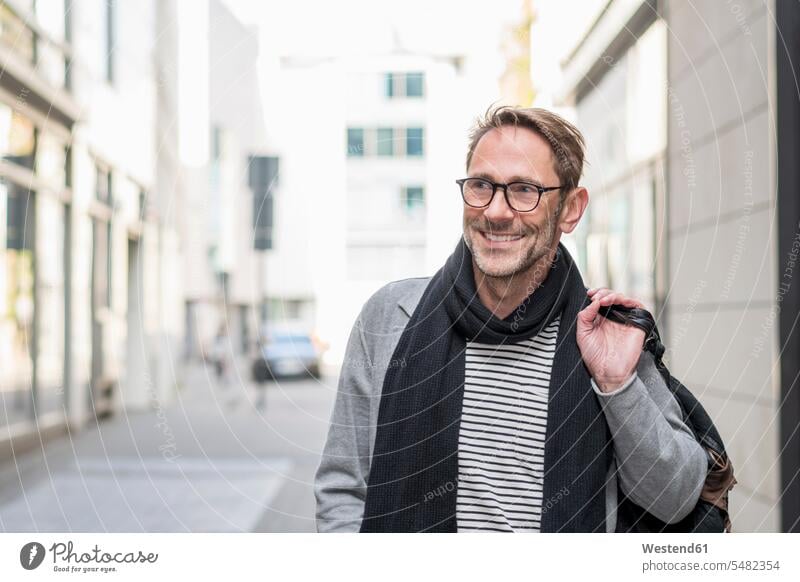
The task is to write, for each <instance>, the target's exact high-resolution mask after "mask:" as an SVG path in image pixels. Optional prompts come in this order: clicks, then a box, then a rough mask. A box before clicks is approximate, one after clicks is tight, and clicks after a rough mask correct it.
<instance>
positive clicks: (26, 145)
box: [0, 103, 36, 169]
mask: <svg viewBox="0 0 800 582" xmlns="http://www.w3.org/2000/svg"><path fill="white" fill-rule="evenodd" d="M35 150H36V130H35V127H34V125H33V122H32V121H31V120H30V119H28V118H27V117H25V116H24V115H21V114H20V113H18V112H17V111H14V110H13V109H11V108H10V107H9V106H8V105H6V104H5V103H0V155H2V156H3V159H4V160H6V161H8V162H11V163H14V164H18V165H20V166H24V167H26V168H30V169H33V159H34V152H35Z"/></svg>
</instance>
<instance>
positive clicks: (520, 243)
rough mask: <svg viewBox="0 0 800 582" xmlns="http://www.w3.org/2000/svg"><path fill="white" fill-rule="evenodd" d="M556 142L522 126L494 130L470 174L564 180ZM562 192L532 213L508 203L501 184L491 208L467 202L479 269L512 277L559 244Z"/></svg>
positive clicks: (468, 238)
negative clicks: (559, 172) (559, 170)
mask: <svg viewBox="0 0 800 582" xmlns="http://www.w3.org/2000/svg"><path fill="white" fill-rule="evenodd" d="M554 162H555V160H554V156H553V151H552V148H551V147H550V144H549V143H548V142H547V141H546V140H545V139H544V138H543V137H541V136H540V135H539V134H537V133H535V132H533V131H531V130H529V129H526V128H522V127H517V128H514V127H512V126H504V127H501V128H499V129H492V130H490V131H489V132H488V133H486V134H485V135H484V136H483V137H482V138H481V139H480V141H479V142H478V145H477V146H476V148H475V151H474V152H473V154H472V160H471V162H470V166H469V168H468V170H467V175H468V176H469V177H470V178H485V179H487V180H491V181H492V182H502V183H508V182H516V181H524V182H533V183H535V184H538V185H540V186H545V187H549V186H558V185H559V184H560V182H559V179H558V175H557V174H556V171H555V163H554ZM560 195H561V192H560V191H558V190H552V191H550V192H546V193H544V194H543V195H542V198H541V200H540V201H539V205H538V206H537V207H536V208H535V209H534V210H533V211H531V212H517V211H516V210H513V209H512V208H511V207H509V206H508V204H507V203H506V200H505V197H504V196H503V191H502V190H501V189H500V188H498V189H497V192H496V193H495V195H494V198H492V202H491V204H489V206H487V207H486V208H472V207H471V206H468V205H466V204H464V241H465V242H466V244H467V247H468V248H469V249H470V251H471V252H472V256H473V259H474V261H475V264H476V265H477V267H478V269H479V270H480V271H481V272H483V273H484V274H485V275H487V276H489V277H510V276H511V275H515V274H518V273H521V272H524V271H526V270H528V269H530V268H531V267H532V266H533V265H534V264H536V262H537V261H539V260H540V259H541V258H542V257H544V256H546V255H547V254H548V253H549V252H550V251H551V250H552V249H554V248H555V246H556V245H557V244H558V240H559V239H560V237H561V231H560V230H559V229H558V219H557V217H556V216H555V213H556V210H557V209H558V206H559V204H558V203H559V196H560Z"/></svg>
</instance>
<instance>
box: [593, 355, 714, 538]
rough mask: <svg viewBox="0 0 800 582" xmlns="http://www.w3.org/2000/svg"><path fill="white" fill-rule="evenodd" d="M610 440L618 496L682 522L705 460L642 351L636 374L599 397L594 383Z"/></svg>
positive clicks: (703, 472)
mask: <svg viewBox="0 0 800 582" xmlns="http://www.w3.org/2000/svg"><path fill="white" fill-rule="evenodd" d="M592 387H593V388H594V391H595V393H596V394H597V398H598V399H599V400H600V403H601V406H602V408H603V412H604V414H605V416H606V421H607V422H608V426H609V429H610V430H611V435H612V437H613V439H614V453H615V456H616V460H617V465H618V477H619V484H620V488H621V489H622V492H623V493H624V494H625V495H627V496H628V497H629V498H630V499H631V500H632V501H633V502H634V503H636V504H637V505H639V506H640V507H642V508H644V509H645V510H647V511H648V512H649V513H651V514H653V515H654V516H656V517H657V518H658V519H660V520H661V521H664V522H666V523H676V522H678V521H680V520H681V519H683V518H684V517H686V516H687V515H688V514H689V513H690V512H691V510H692V509H693V508H694V506H695V505H696V504H697V501H698V499H699V497H700V492H701V491H702V489H703V484H704V483H705V479H706V475H707V473H708V458H707V456H706V453H705V452H704V450H703V448H702V447H701V446H700V444H699V443H698V442H697V441H696V440H695V438H694V435H693V434H692V431H691V429H689V427H688V426H686V424H685V423H684V422H683V417H682V414H681V410H680V406H679V404H678V402H677V401H676V400H675V397H674V396H673V395H672V393H671V392H670V391H669V388H668V387H667V385H666V383H665V382H664V379H663V377H662V376H661V374H660V373H659V371H658V369H657V368H656V365H655V361H654V360H653V355H652V354H651V353H650V352H647V351H643V352H642V355H641V356H640V358H639V362H638V364H637V368H636V372H634V373H633V375H632V376H631V378H630V379H629V380H628V381H627V382H626V383H625V384H624V385H623V386H621V387H620V388H618V389H617V390H615V391H613V392H608V393H603V392H602V391H600V389H599V387H598V386H597V384H596V383H595V382H594V380H592Z"/></svg>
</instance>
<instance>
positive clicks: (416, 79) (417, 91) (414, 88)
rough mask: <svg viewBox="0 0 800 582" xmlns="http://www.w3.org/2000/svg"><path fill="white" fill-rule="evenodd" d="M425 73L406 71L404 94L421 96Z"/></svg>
mask: <svg viewBox="0 0 800 582" xmlns="http://www.w3.org/2000/svg"><path fill="white" fill-rule="evenodd" d="M424 84H425V74H424V73H408V74H407V75H406V96H407V97H422V96H423V94H424V88H423V86H424Z"/></svg>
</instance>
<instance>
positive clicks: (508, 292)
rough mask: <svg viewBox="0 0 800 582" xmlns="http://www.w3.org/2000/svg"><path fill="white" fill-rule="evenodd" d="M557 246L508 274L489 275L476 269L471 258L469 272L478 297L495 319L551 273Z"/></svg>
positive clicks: (503, 317)
mask: <svg viewBox="0 0 800 582" xmlns="http://www.w3.org/2000/svg"><path fill="white" fill-rule="evenodd" d="M555 253H556V248H553V249H550V251H548V252H547V254H546V255H544V256H543V257H541V258H540V259H539V260H538V261H536V262H535V263H534V264H533V265H531V266H530V267H529V268H528V269H527V270H525V271H522V272H520V273H514V274H513V275H509V276H507V277H491V276H489V275H486V274H485V273H483V272H482V271H481V270H480V269H478V266H477V264H476V263H475V259H474V258H473V259H472V272H473V274H474V276H475V288H476V289H477V290H478V298H479V299H480V300H481V303H483V305H484V306H485V307H486V308H487V309H489V310H490V311H491V312H492V313H493V314H494V316H495V317H497V318H498V319H505V318H506V317H508V316H509V315H511V314H512V313H513V312H514V310H515V309H516V308H517V307H519V305H520V304H521V303H522V302H523V301H524V300H525V298H526V297H527V296H528V295H530V294H531V293H532V292H533V291H534V290H535V289H537V288H538V287H539V285H541V284H542V283H543V282H544V280H545V279H546V278H547V275H548V274H549V273H550V266H551V265H552V264H553V258H554V257H555Z"/></svg>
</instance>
